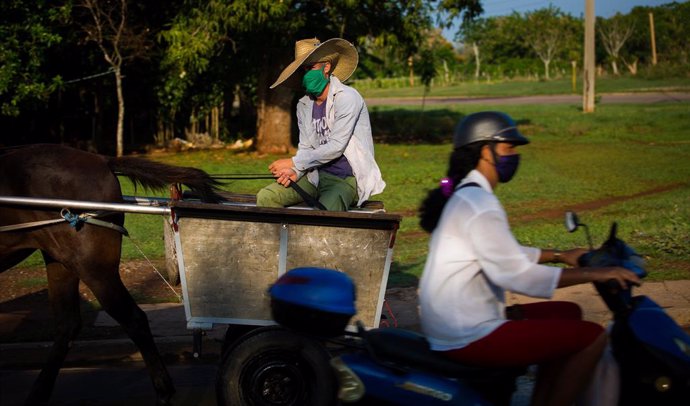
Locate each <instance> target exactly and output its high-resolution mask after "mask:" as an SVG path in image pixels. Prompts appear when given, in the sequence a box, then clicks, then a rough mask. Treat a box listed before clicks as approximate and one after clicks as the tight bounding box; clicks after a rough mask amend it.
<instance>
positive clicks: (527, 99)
mask: <svg viewBox="0 0 690 406" xmlns="http://www.w3.org/2000/svg"><path fill="white" fill-rule="evenodd" d="M599 96H601V100H600V101H599V103H601V104H616V103H618V104H621V103H623V104H625V103H649V104H653V103H665V102H680V101H690V93H683V92H651V93H611V94H602V95H599ZM366 102H367V105H368V106H383V105H418V104H421V103H422V99H421V98H420V97H409V98H402V97H399V98H377V97H372V98H366ZM425 104H429V105H431V104H433V105H441V104H483V105H505V104H575V105H581V104H582V96H581V95H544V96H519V97H477V98H474V97H428V98H427V99H426V102H425Z"/></svg>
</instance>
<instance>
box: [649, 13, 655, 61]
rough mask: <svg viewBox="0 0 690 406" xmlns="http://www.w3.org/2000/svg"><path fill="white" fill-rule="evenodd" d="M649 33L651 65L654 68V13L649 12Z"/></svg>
mask: <svg viewBox="0 0 690 406" xmlns="http://www.w3.org/2000/svg"><path fill="white" fill-rule="evenodd" d="M649 32H650V34H651V36H652V65H654V66H656V39H655V37H654V13H652V12H651V11H650V12H649Z"/></svg>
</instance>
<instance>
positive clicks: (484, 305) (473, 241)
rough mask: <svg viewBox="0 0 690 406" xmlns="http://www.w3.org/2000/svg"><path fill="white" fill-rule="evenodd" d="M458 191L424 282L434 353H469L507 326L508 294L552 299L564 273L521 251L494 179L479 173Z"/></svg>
mask: <svg viewBox="0 0 690 406" xmlns="http://www.w3.org/2000/svg"><path fill="white" fill-rule="evenodd" d="M470 182H474V183H477V184H478V185H479V186H480V187H474V186H468V187H464V188H462V189H460V188H456V190H455V192H454V193H453V196H451V198H450V199H449V200H448V202H447V203H446V206H445V207H444V209H443V213H442V214H441V218H440V219H439V223H438V226H437V227H436V229H435V230H434V232H433V233H432V235H431V240H430V242H429V255H428V257H427V261H426V265H425V267H424V272H423V274H422V278H421V280H420V284H419V301H420V309H419V310H420V319H421V324H422V331H423V332H424V334H425V335H426V336H427V338H428V340H429V342H430V343H431V347H432V348H433V349H434V350H439V351H444V350H450V349H456V348H462V347H465V346H467V345H468V344H470V343H472V342H473V341H476V340H478V339H480V338H482V337H484V336H486V335H488V334H489V333H491V332H492V331H494V330H495V329H496V328H498V327H499V326H500V325H501V324H503V323H504V322H505V321H506V319H505V291H506V290H509V291H512V292H517V293H521V294H524V295H528V296H533V297H543V298H550V297H551V296H552V295H553V291H554V290H555V289H556V287H557V285H558V281H559V279H560V275H561V268H558V267H551V266H545V265H540V264H538V260H539V256H540V255H541V251H540V250H539V249H538V248H532V247H523V246H521V245H520V244H519V243H518V242H517V240H515V237H514V236H513V234H512V233H511V231H510V226H509V225H508V219H507V216H506V213H505V211H504V210H503V207H502V206H501V203H500V202H499V201H498V199H497V198H496V196H495V195H494V193H493V190H492V189H491V185H490V184H489V181H488V180H487V179H486V178H485V177H484V176H483V175H482V174H481V173H480V172H478V171H476V170H475V171H472V172H470V174H469V175H467V177H466V178H465V179H463V181H462V183H461V184H460V186H461V185H463V184H465V183H470Z"/></svg>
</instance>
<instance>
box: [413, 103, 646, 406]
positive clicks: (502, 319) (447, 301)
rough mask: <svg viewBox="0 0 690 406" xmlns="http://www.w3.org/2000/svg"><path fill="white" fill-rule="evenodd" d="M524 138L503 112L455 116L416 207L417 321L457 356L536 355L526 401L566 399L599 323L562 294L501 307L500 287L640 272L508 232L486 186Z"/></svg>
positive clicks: (600, 341)
mask: <svg viewBox="0 0 690 406" xmlns="http://www.w3.org/2000/svg"><path fill="white" fill-rule="evenodd" d="M527 143H529V141H528V140H527V138H525V137H524V136H523V135H522V134H520V132H519V131H518V129H517V126H516V124H515V122H514V121H513V119H512V118H510V117H509V116H508V115H507V114H504V113H500V112H491V111H490V112H480V113H475V114H470V115H468V116H466V117H465V118H464V119H463V120H462V121H460V123H459V124H458V125H457V127H456V129H455V133H454V136H453V146H454V150H453V152H452V154H451V157H450V162H449V168H448V173H447V176H448V177H447V178H445V179H444V180H443V181H442V184H441V187H439V188H438V189H435V190H433V191H431V192H430V193H429V195H428V197H427V198H426V200H425V201H424V203H423V205H422V208H421V210H420V211H421V213H420V217H421V224H422V227H423V228H425V229H426V230H427V231H429V232H432V235H431V240H430V243H429V255H428V257H427V262H426V265H425V268H424V273H423V275H422V278H421V281H420V286H419V297H420V318H421V324H422V330H423V332H424V334H425V335H426V337H427V338H428V340H429V342H430V343H431V347H432V349H434V350H436V351H442V352H443V354H444V355H445V356H447V357H449V358H451V359H453V360H457V361H458V362H461V363H464V364H470V365H477V366H488V367H522V366H529V365H534V364H537V365H538V366H539V372H538V376H537V383H536V386H535V389H534V394H533V398H532V404H533V405H537V406H539V405H550V406H555V405H571V404H572V403H573V401H574V400H575V399H576V398H577V396H578V395H579V394H580V393H581V392H582V391H583V390H584V389H585V388H586V386H587V384H588V382H589V380H590V377H591V374H592V372H593V370H594V368H595V367H596V365H597V362H598V361H599V358H600V357H601V355H602V352H603V350H604V348H605V346H606V343H607V336H606V334H605V333H604V330H603V328H602V327H601V326H599V325H598V324H595V323H591V322H588V321H584V320H582V312H581V310H580V308H579V306H577V305H576V304H574V303H569V302H553V301H552V302H541V303H535V304H529V305H521V306H519V307H515V308H509V309H506V306H505V291H512V292H516V293H520V294H525V295H528V296H532V297H541V298H550V297H551V296H552V295H553V292H554V290H555V289H556V288H560V287H565V286H571V285H575V284H580V283H588V282H595V281H607V280H615V281H617V282H618V283H619V284H620V286H621V288H623V289H625V288H627V284H628V283H633V284H639V282H640V280H639V278H638V277H637V276H636V275H635V274H634V273H633V272H631V271H628V270H626V269H624V268H620V267H607V268H596V271H594V270H595V269H594V268H583V267H577V259H578V258H579V256H580V255H582V254H583V253H585V250H583V249H573V250H568V251H556V250H541V249H538V248H532V247H524V246H521V245H520V244H519V243H518V242H517V241H516V239H515V238H514V236H513V235H512V233H511V231H510V226H509V224H508V219H507V216H506V213H505V211H504V210H503V207H502V206H501V204H500V202H499V201H498V199H497V198H496V196H495V195H494V190H495V189H496V187H497V186H498V184H499V183H505V182H508V181H510V179H512V177H513V175H514V174H515V172H516V170H517V167H518V163H519V158H520V155H519V154H518V153H517V148H518V147H520V146H522V145H525V144H527ZM545 262H561V263H564V264H567V265H570V266H573V267H572V268H566V269H563V268H560V267H553V266H545V265H540V264H541V263H545ZM506 310H508V313H510V314H509V316H506Z"/></svg>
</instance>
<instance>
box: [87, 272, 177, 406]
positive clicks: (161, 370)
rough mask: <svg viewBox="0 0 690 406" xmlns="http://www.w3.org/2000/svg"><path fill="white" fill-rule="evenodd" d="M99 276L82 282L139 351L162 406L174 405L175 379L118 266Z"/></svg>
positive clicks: (144, 315) (88, 275)
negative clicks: (122, 278) (159, 351)
mask: <svg viewBox="0 0 690 406" xmlns="http://www.w3.org/2000/svg"><path fill="white" fill-rule="evenodd" d="M92 269H95V270H96V271H94V272H97V274H95V275H92V274H90V273H86V274H83V275H82V281H84V283H85V284H86V285H87V286H88V287H89V289H91V291H92V292H93V294H94V295H95V296H96V298H97V299H98V301H99V302H100V304H101V306H102V307H103V310H105V311H106V312H107V313H108V314H109V315H110V316H111V317H112V318H113V319H115V320H116V321H117V322H118V323H119V324H120V325H121V326H122V328H123V329H124V330H125V332H126V333H127V335H129V337H130V338H131V339H132V341H134V344H136V346H137V347H138V348H139V351H140V352H141V355H142V357H143V358H144V362H146V366H147V367H148V369H149V373H150V374H151V380H152V381H153V386H154V388H155V390H156V394H157V396H158V404H159V405H167V404H170V401H171V398H172V396H173V394H174V393H175V388H174V386H173V383H172V379H171V378H170V375H169V374H168V370H167V369H166V368H165V365H164V364H163V360H162V359H161V357H160V354H159V353H158V349H157V348H156V344H155V343H154V341H153V335H152V334H151V329H150V327H149V321H148V318H147V317H146V313H145V312H144V311H143V310H141V308H139V306H138V305H137V304H136V302H135V301H134V299H133V298H132V296H131V295H130V294H129V291H127V288H126V287H125V285H124V284H123V283H122V280H121V279H120V274H119V270H118V262H115V264H112V263H111V264H110V265H104V264H102V263H101V266H94V267H92Z"/></svg>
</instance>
